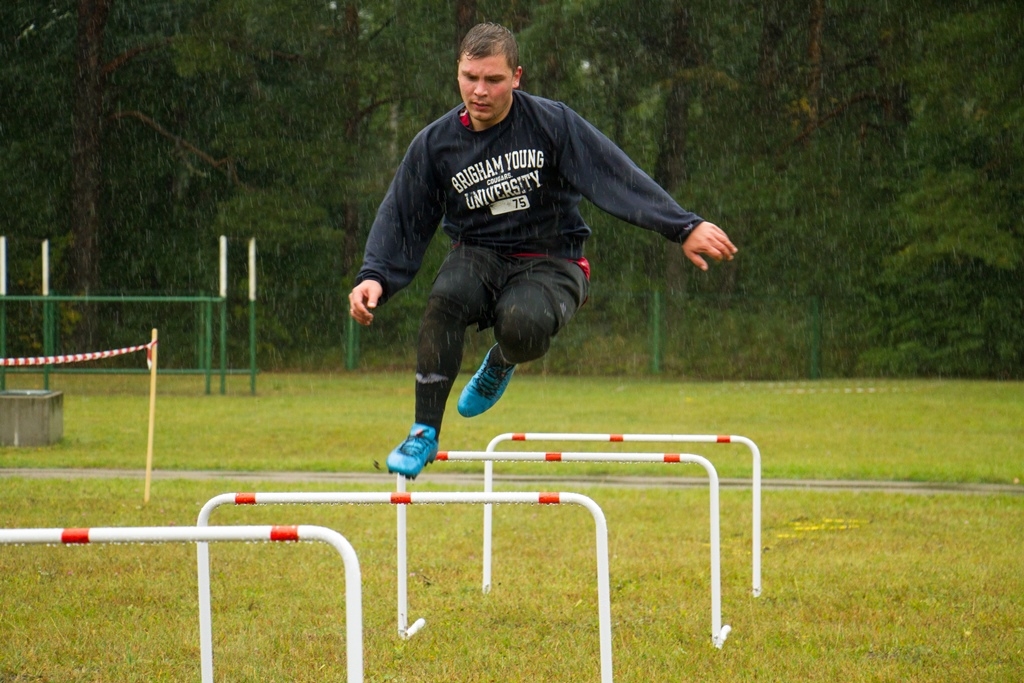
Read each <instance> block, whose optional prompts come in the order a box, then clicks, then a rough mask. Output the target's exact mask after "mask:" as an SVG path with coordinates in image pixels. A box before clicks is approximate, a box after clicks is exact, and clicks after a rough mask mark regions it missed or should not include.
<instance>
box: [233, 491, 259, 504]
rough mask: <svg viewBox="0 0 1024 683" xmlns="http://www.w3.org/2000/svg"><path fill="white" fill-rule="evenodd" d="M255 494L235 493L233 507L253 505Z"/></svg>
mask: <svg viewBox="0 0 1024 683" xmlns="http://www.w3.org/2000/svg"><path fill="white" fill-rule="evenodd" d="M255 504H256V494H255V493H236V494H235V505H255Z"/></svg>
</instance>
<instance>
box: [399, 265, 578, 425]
mask: <svg viewBox="0 0 1024 683" xmlns="http://www.w3.org/2000/svg"><path fill="white" fill-rule="evenodd" d="M588 290H589V283H588V282H587V278H586V276H585V275H584V273H583V270H582V268H580V267H579V266H578V265H576V264H575V263H573V262H571V261H567V260H565V259H561V258H552V257H515V256H502V255H500V254H497V253H495V252H493V251H491V250H489V249H482V248H480V247H469V246H465V245H459V246H457V247H455V248H454V249H452V250H451V251H450V252H449V253H448V256H447V257H446V258H445V261H444V263H443V264H442V265H441V268H440V269H439V270H438V273H437V277H436V278H435V279H434V285H433V288H432V289H431V291H430V297H429V299H428V300H427V308H426V310H425V311H424V313H423V320H422V321H421V323H420V332H419V342H418V346H417V351H416V422H418V423H420V424H425V425H430V426H431V427H434V428H435V429H437V430H438V433H440V430H441V420H442V418H443V417H444V409H445V404H446V403H447V401H448V395H449V394H450V393H451V390H452V384H453V383H454V381H455V378H456V377H457V376H458V374H459V369H460V368H461V367H462V351H463V342H464V340H465V336H466V328H467V327H468V326H469V325H472V324H476V325H478V326H479V329H481V330H484V329H487V328H489V327H494V338H495V341H497V343H498V348H499V349H500V351H501V355H502V357H503V359H504V360H505V361H506V362H508V363H525V362H526V361H531V360H536V359H537V358H540V357H541V356H543V355H544V354H545V353H547V351H548V348H549V347H550V345H551V338H552V337H554V336H555V335H556V334H557V333H558V331H559V330H561V329H562V328H563V327H565V324H566V323H568V322H569V320H570V319H571V318H572V316H573V315H574V314H575V313H576V310H577V309H578V308H579V307H580V306H581V305H582V304H583V302H584V301H585V300H586V298H587V293H588Z"/></svg>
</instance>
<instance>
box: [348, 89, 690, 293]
mask: <svg viewBox="0 0 1024 683" xmlns="http://www.w3.org/2000/svg"><path fill="white" fill-rule="evenodd" d="M461 109H462V106H461V105H460V106H459V107H456V108H455V109H452V110H451V111H450V112H448V113H447V114H445V115H444V116H442V117H441V118H439V119H438V120H436V121H434V122H433V123H431V124H430V125H428V126H427V127H426V128H424V129H423V130H422V131H420V132H419V134H417V135H416V137H415V138H414V139H413V141H412V143H411V144H410V145H409V149H408V150H407V151H406V153H405V158H404V159H403V160H402V164H401V166H399V168H398V172H397V173H396V174H395V178H394V180H393V181H392V182H391V186H390V187H389V188H388V192H387V194H386V195H385V197H384V201H383V202H382V203H381V205H380V208H379V209H378V210H377V217H376V219H375V220H374V222H373V226H372V227H371V229H370V235H369V238H368V239H367V241H366V251H365V254H364V257H363V267H362V269H361V270H360V271H359V274H358V276H357V278H356V282H357V283H359V282H362V281H363V280H376V281H377V282H380V283H381V285H382V286H383V288H384V296H383V298H382V299H381V303H383V301H384V300H386V299H387V298H389V297H391V296H394V295H395V294H396V293H397V292H398V291H399V290H400V289H402V288H403V287H405V286H406V285H408V284H409V282H411V281H412V278H413V276H415V275H416V272H417V271H418V270H419V268H420V265H421V263H422V261H423V254H424V252H425V251H426V249H427V246H428V245H429V244H430V240H431V238H432V237H433V235H434V233H435V231H436V230H437V226H438V224H440V225H441V228H442V229H443V230H444V232H445V234H447V235H448V237H450V238H451V240H452V242H453V243H455V242H459V243H462V244H467V245H474V246H480V247H486V248H489V249H493V250H495V251H497V252H500V253H503V254H509V255H512V254H547V255H550V256H559V257H563V258H568V259H579V258H581V257H582V256H583V243H584V242H585V241H586V239H587V237H589V236H590V228H589V227H588V226H587V224H586V223H584V221H583V217H582V216H581V215H580V212H579V203H580V198H581V196H582V197H586V198H587V199H589V200H590V201H591V202H593V203H594V204H595V205H597V206H598V207H600V208H601V209H603V210H605V211H607V212H608V213H610V214H612V215H613V216H615V217H617V218H620V219H622V220H624V221H627V222H629V223H632V224H633V225H636V226H639V227H641V228H646V229H648V230H654V231H655V232H658V233H660V234H662V235H664V236H665V237H667V238H668V239H670V240H672V241H674V242H679V243H682V242H683V241H684V240H685V239H686V238H687V237H688V236H689V234H690V232H692V230H693V229H694V228H695V227H696V226H697V225H698V224H699V223H700V222H701V221H702V220H703V219H702V218H700V217H699V216H697V215H696V214H693V213H690V212H689V211H686V210H685V209H683V208H682V207H680V206H679V204H678V203H677V202H676V201H675V200H674V199H673V198H672V196H671V195H669V194H668V192H666V191H665V190H663V189H662V188H661V187H660V186H659V185H658V184H657V183H655V182H654V181H653V180H652V179H651V178H650V176H648V175H647V174H646V173H644V172H643V171H642V170H641V169H640V167H638V166H637V165H636V164H635V163H633V161H632V160H630V159H629V157H627V156H626V154H625V153H624V152H623V151H622V150H621V149H619V148H618V147H617V146H616V145H615V144H614V143H613V142H612V141H611V140H609V139H608V138H607V137H605V136H604V135H603V134H602V133H601V132H600V131H599V130H597V129H596V128H594V126H592V125H591V124H590V123H588V122H587V121H586V120H585V119H583V117H581V116H580V115H579V114H577V113H576V112H574V111H573V110H572V109H570V108H569V107H567V106H566V105H564V104H562V103H561V102H554V101H552V100H547V99H544V98H541V97H535V96H532V95H528V94H527V93H524V92H521V91H518V90H517V91H514V92H513V102H512V107H511V109H510V110H509V113H508V116H506V117H505V119H504V120H502V121H501V122H500V123H498V124H497V125H494V126H492V127H490V128H487V129H486V130H482V131H473V130H471V129H469V128H468V127H466V126H465V125H463V123H462V121H461V120H460V118H459V112H460V110H461Z"/></svg>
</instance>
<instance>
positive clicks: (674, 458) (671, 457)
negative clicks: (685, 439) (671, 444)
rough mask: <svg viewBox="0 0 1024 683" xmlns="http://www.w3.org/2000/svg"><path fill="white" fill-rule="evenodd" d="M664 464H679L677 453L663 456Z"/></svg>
mask: <svg viewBox="0 0 1024 683" xmlns="http://www.w3.org/2000/svg"><path fill="white" fill-rule="evenodd" d="M665 462H679V454H678V453H666V454H665Z"/></svg>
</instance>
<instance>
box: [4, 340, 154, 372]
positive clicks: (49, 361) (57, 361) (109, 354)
mask: <svg viewBox="0 0 1024 683" xmlns="http://www.w3.org/2000/svg"><path fill="white" fill-rule="evenodd" d="M156 344H157V342H156V341H151V342H149V343H148V344H140V345H138V346H128V347H126V348H123V349H114V350H112V351H93V352H90V353H71V354H67V355H65V356H38V357H36V358H0V367H21V366H24V365H61V364H63V363H81V362H83V361H88V360H99V359H100V358H113V357H114V356H123V355H124V354H126V353H135V352H136V351H141V350H143V349H145V350H146V366H147V367H150V368H151V367H153V348H154V347H155V346H156Z"/></svg>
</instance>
